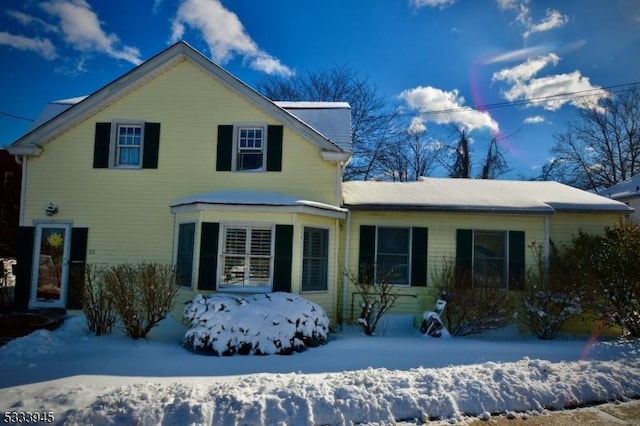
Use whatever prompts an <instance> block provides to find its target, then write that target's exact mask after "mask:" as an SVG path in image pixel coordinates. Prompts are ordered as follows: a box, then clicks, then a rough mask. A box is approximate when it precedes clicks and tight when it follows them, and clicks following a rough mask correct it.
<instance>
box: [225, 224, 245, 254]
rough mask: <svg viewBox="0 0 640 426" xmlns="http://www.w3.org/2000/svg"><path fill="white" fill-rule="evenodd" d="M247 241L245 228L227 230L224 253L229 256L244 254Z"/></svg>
mask: <svg viewBox="0 0 640 426" xmlns="http://www.w3.org/2000/svg"><path fill="white" fill-rule="evenodd" d="M246 241H247V230H246V229H244V228H227V229H226V236H225V241H224V251H225V253H228V254H244V253H245V247H246Z"/></svg>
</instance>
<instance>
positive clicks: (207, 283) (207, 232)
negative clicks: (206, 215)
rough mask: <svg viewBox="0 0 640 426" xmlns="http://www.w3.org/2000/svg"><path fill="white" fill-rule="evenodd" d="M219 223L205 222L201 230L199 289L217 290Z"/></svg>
mask: <svg viewBox="0 0 640 426" xmlns="http://www.w3.org/2000/svg"><path fill="white" fill-rule="evenodd" d="M219 232H220V224H219V223H213V222H211V223H209V222H204V223H203V224H202V230H201V232H200V263H199V264H200V266H199V268H198V290H215V289H216V283H217V277H216V274H217V271H218V234H219Z"/></svg>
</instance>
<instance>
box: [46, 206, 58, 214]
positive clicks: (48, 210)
mask: <svg viewBox="0 0 640 426" xmlns="http://www.w3.org/2000/svg"><path fill="white" fill-rule="evenodd" d="M44 213H45V214H46V215H47V216H53V215H54V214H56V213H58V206H56V205H55V204H53V203H49V204H48V205H47V208H46V209H44Z"/></svg>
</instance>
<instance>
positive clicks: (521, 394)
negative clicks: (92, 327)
mask: <svg viewBox="0 0 640 426" xmlns="http://www.w3.org/2000/svg"><path fill="white" fill-rule="evenodd" d="M185 331H186V327H184V326H183V325H181V324H180V323H178V322H177V321H176V320H174V319H172V318H168V319H166V320H165V321H163V322H162V323H161V324H160V325H159V326H158V327H156V328H155V329H154V330H153V331H152V332H151V333H150V335H149V336H148V338H147V339H145V340H138V341H134V340H131V339H129V338H127V337H125V336H123V335H122V334H121V333H119V332H116V333H114V334H112V335H109V336H101V337H96V336H93V335H90V334H87V332H86V331H85V323H84V318H83V317H82V316H76V317H73V318H71V319H68V320H67V321H66V322H65V323H64V324H63V325H62V327H61V328H59V329H58V330H56V331H53V332H49V331H37V332H35V333H33V334H31V335H29V336H26V337H24V338H20V339H17V340H14V341H12V342H10V343H8V344H7V345H5V346H3V347H0V410H2V412H7V411H11V412H25V411H26V412H36V411H37V412H40V413H42V412H53V415H54V416H55V420H56V423H57V424H82V425H85V424H91V423H93V424H96V425H102V424H122V425H133V424H140V425H153V424H162V425H186V424H205V425H210V424H214V425H236V424H250V425H254V424H255V425H278V424H280V425H314V424H319V425H322V424H331V425H333V424H337V425H341V424H359V423H366V424H388V423H391V422H394V421H395V422H397V423H400V424H404V423H407V424H415V423H418V424H419V423H422V422H424V421H426V420H429V419H439V420H444V421H449V422H458V421H465V420H466V419H469V418H474V417H480V418H486V417H488V416H489V414H490V413H524V415H527V413H528V414H529V415H530V414H531V413H532V412H539V411H543V410H546V409H563V408H567V407H574V406H577V405H581V404H588V403H592V402H596V401H609V400H625V399H628V398H638V397H640V342H639V341H636V340H624V339H569V340H556V341H539V340H536V339H534V338H531V337H525V336H521V335H519V334H518V333H517V332H516V331H514V330H513V329H510V330H503V331H502V332H500V333H494V334H491V335H485V336H479V337H473V338H472V337H467V338H448V339H445V338H443V339H435V338H430V337H425V336H422V335H421V334H419V333H417V332H415V331H413V330H406V329H405V330H394V329H393V327H389V328H387V330H386V332H385V333H384V335H380V336H373V337H367V336H364V335H363V334H362V333H361V332H360V331H359V330H358V329H353V330H347V331H344V332H341V333H337V334H332V335H331V336H330V340H329V342H328V343H327V344H326V345H324V346H321V347H318V348H313V349H309V350H307V351H305V352H302V353H296V354H293V355H288V356H279V355H273V356H255V355H248V356H242V355H236V356H232V357H214V356H204V355H199V354H194V353H192V352H190V351H188V350H186V349H185V348H183V347H182V346H181V345H180V341H181V338H182V336H183V335H184V333H185ZM516 415H522V414H516Z"/></svg>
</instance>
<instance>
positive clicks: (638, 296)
mask: <svg viewBox="0 0 640 426" xmlns="http://www.w3.org/2000/svg"><path fill="white" fill-rule="evenodd" d="M638 253H640V227H639V226H638V225H633V224H624V225H621V226H618V227H615V228H606V229H605V232H604V235H588V234H585V233H582V232H581V233H580V234H579V235H578V236H577V237H575V238H574V240H573V247H571V250H570V254H571V256H572V260H573V264H574V265H575V269H576V270H577V271H576V272H577V273H579V274H581V275H587V276H588V280H585V282H584V283H583V285H584V284H587V287H588V289H589V294H588V296H589V301H590V302H591V307H592V308H593V309H594V310H595V311H596V312H597V313H598V314H599V316H600V317H601V318H603V319H605V320H607V321H608V322H609V323H610V324H613V325H618V326H620V327H623V329H624V330H625V331H626V332H628V333H629V334H630V335H632V336H635V337H640V261H639V258H638ZM582 271H585V272H582Z"/></svg>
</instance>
